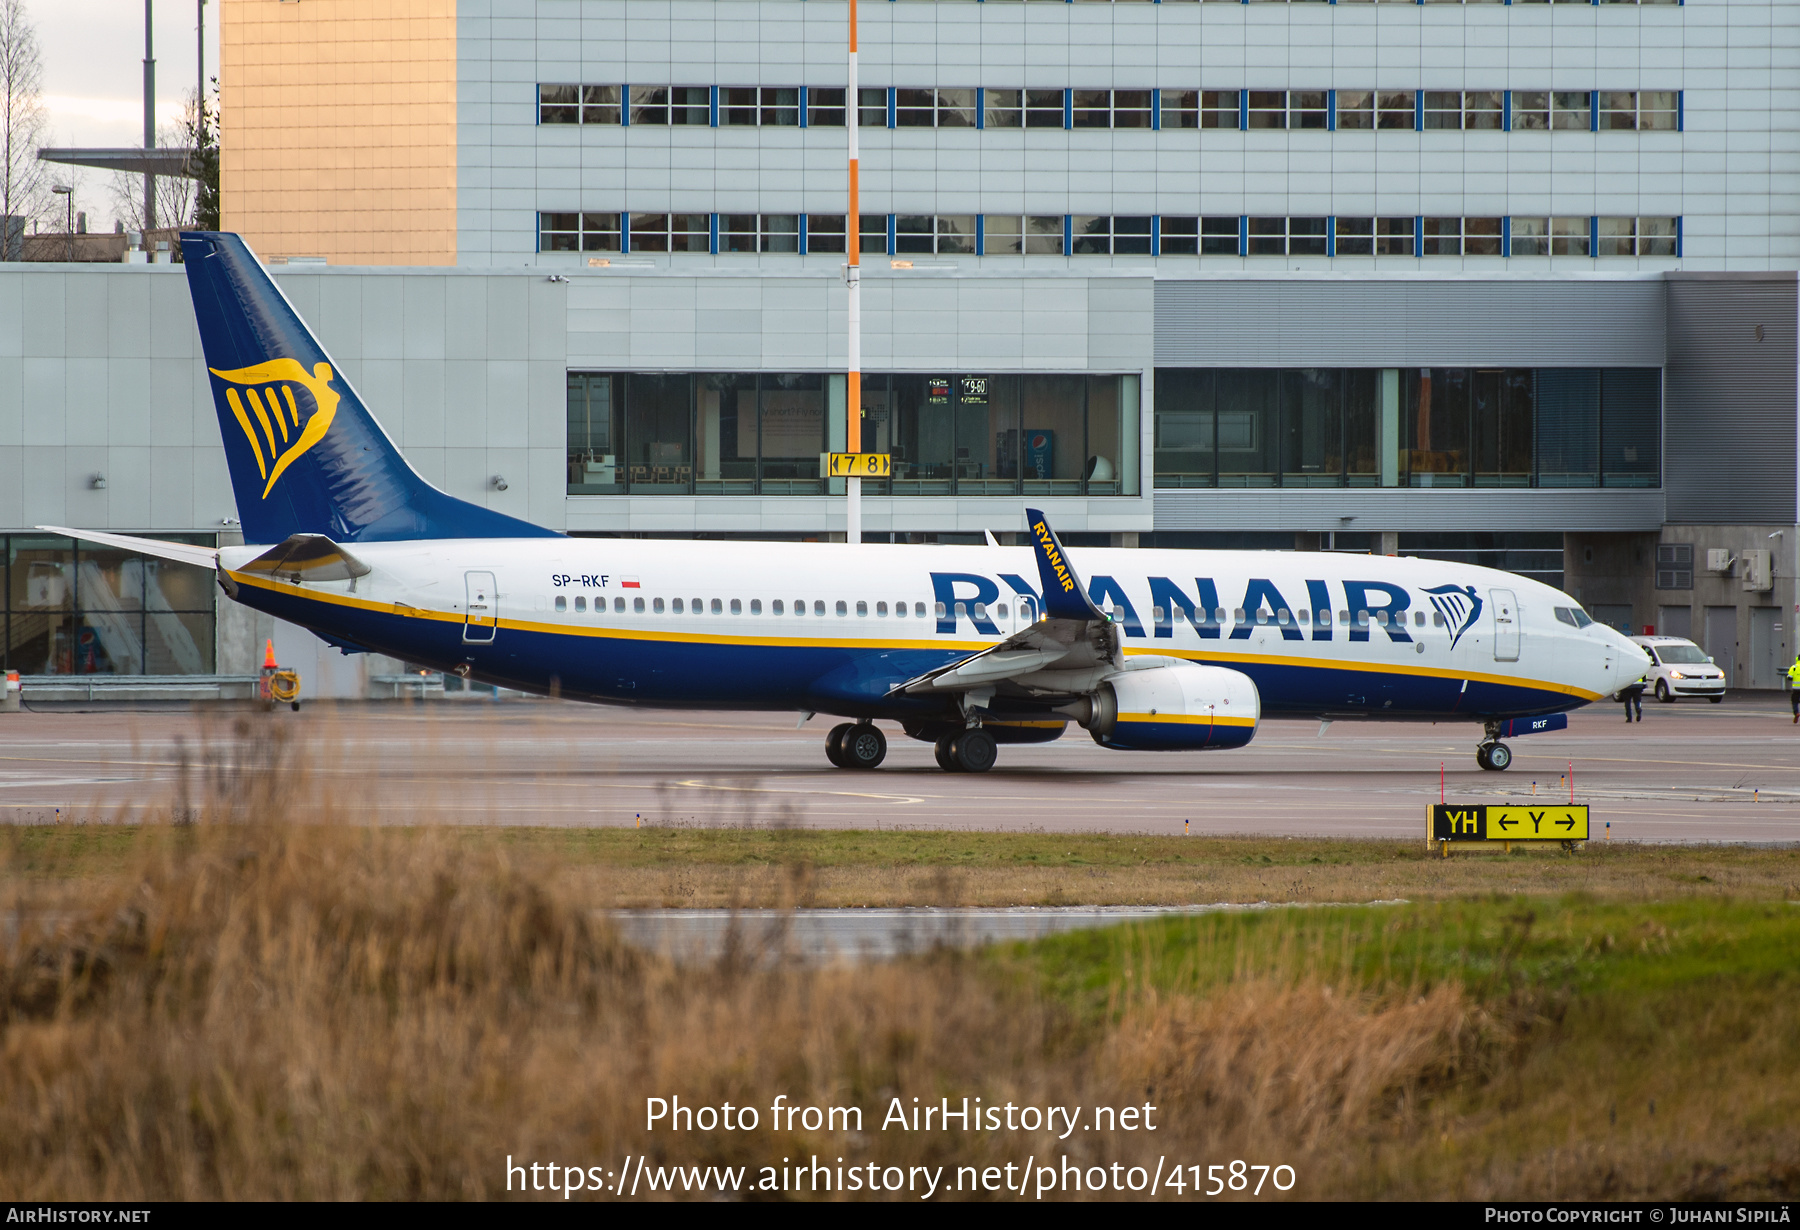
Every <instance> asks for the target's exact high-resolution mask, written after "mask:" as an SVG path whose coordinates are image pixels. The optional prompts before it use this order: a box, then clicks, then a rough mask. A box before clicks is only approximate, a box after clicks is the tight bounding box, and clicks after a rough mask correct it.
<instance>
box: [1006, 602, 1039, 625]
mask: <svg viewBox="0 0 1800 1230" xmlns="http://www.w3.org/2000/svg"><path fill="white" fill-rule="evenodd" d="M1037 621H1038V610H1037V599H1036V598H1033V597H1031V596H1030V595H1029V594H1018V595H1016V596H1015V600H1014V602H1013V625H1012V631H1014V632H1023V631H1025V629H1027V628H1029V627H1031V625H1032V624H1034V623H1036V622H1037Z"/></svg>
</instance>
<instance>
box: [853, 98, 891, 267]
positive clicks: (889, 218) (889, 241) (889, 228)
mask: <svg viewBox="0 0 1800 1230" xmlns="http://www.w3.org/2000/svg"><path fill="white" fill-rule="evenodd" d="M893 106H894V92H893V91H892V90H889V91H888V108H889V110H888V114H889V115H892V114H893ZM859 238H860V236H859ZM894 251H895V249H894V215H893V214H889V215H888V216H887V254H888V255H889V256H892V255H893V254H894Z"/></svg>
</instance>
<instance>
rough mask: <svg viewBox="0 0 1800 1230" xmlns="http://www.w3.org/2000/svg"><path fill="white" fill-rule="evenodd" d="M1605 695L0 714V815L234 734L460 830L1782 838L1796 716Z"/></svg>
mask: <svg viewBox="0 0 1800 1230" xmlns="http://www.w3.org/2000/svg"><path fill="white" fill-rule="evenodd" d="M1644 716H1645V720H1644V721H1643V722H1642V723H1634V724H1630V725H1628V724H1626V723H1625V722H1624V720H1623V719H1622V717H1621V714H1620V710H1619V708H1618V707H1617V706H1614V705H1604V706H1595V707H1591V708H1589V709H1585V710H1582V711H1579V712H1577V713H1575V714H1574V715H1572V717H1571V721H1570V725H1569V729H1568V730H1566V731H1560V732H1555V733H1552V734H1546V735H1536V736H1530V737H1527V738H1522V739H1518V740H1514V741H1513V742H1512V744H1511V746H1512V748H1513V751H1514V752H1515V760H1514V765H1513V767H1512V768H1511V769H1510V770H1508V771H1507V772H1504V773H1493V772H1484V771H1482V770H1480V769H1478V768H1477V767H1476V765H1475V760H1474V754H1473V753H1474V745H1475V739H1476V734H1477V731H1476V728H1475V727H1473V726H1470V725H1454V726H1452V725H1440V726H1432V725H1428V724H1427V725H1413V724H1371V723H1354V722H1338V723H1335V724H1333V725H1332V726H1331V727H1330V729H1329V730H1327V731H1326V732H1325V733H1324V734H1323V735H1322V736H1321V735H1320V734H1319V726H1318V723H1317V722H1292V721H1270V722H1266V723H1264V725H1263V727H1262V729H1261V730H1260V731H1259V732H1258V734H1257V737H1256V740H1255V742H1254V743H1252V744H1251V745H1250V746H1249V747H1248V748H1245V749H1242V750H1240V751H1231V752H1215V753H1201V754H1148V753H1126V752H1109V751H1106V750H1105V749H1103V748H1100V747H1097V746H1096V745H1095V744H1094V743H1093V742H1092V741H1091V740H1090V739H1089V738H1088V737H1087V735H1086V734H1085V733H1083V732H1082V731H1080V730H1078V729H1071V732H1070V733H1069V734H1067V735H1065V736H1064V737H1063V738H1062V739H1061V740H1059V741H1057V742H1055V743H1049V744H1041V745H1036V746H1009V747H1002V748H1001V749H1000V751H1001V755H1000V763H999V766H998V767H997V768H996V769H995V770H994V771H993V772H991V773H987V774H984V775H979V776H971V775H962V774H954V775H953V774H947V773H944V772H942V771H941V770H939V769H938V768H937V767H936V765H935V764H934V763H933V759H932V749H931V748H930V746H929V745H927V744H924V743H917V742H914V741H912V740H910V739H907V738H905V737H904V736H903V735H902V734H901V733H900V732H899V731H898V729H896V728H894V727H892V726H891V725H890V726H887V727H886V730H887V733H888V736H889V739H890V744H889V754H888V759H887V762H886V763H885V764H884V765H883V766H882V767H881V768H879V769H877V770H875V771H873V772H867V773H857V772H851V771H847V770H841V769H833V768H831V767H830V766H829V765H828V764H827V763H826V761H825V756H824V749H823V743H824V738H825V734H826V732H827V730H828V729H829V728H830V726H831V722H830V721H828V720H827V719H825V718H823V717H819V718H814V719H813V720H812V721H810V722H807V723H806V724H805V725H804V726H802V727H800V728H799V729H796V728H795V721H796V717H797V715H794V714H780V713H713V712H669V711H648V710H646V711H639V710H630V709H613V708H600V707H590V706H578V705H574V704H568V703H556V702H548V701H509V702H498V703H496V702H491V701H474V700H447V701H436V702H430V703H427V704H423V705H418V704H414V705H406V704H399V703H391V704H379V703H377V704H357V705H341V706H332V705H325V704H315V705H311V706H308V707H307V708H306V709H305V710H304V711H303V712H301V713H298V714H295V713H292V712H289V711H288V710H285V709H282V710H276V711H275V712H272V713H263V712H256V711H232V710H222V709H213V710H187V709H180V710H165V711H154V710H136V711H127V710H119V709H110V710H98V711H86V712H74V711H61V712H24V713H18V714H4V715H0V819H5V820H11V821H14V822H27V823H29V822H42V821H46V820H53V819H63V820H75V819H103V818H109V817H112V818H133V817H136V816H139V815H142V814H143V813H144V811H145V809H146V808H150V807H156V806H166V805H167V804H168V802H169V801H170V800H171V799H172V798H173V797H174V795H175V792H176V791H177V789H178V780H179V778H180V775H181V765H182V764H183V761H184V759H185V761H186V763H187V764H188V766H189V770H188V771H189V774H190V789H195V788H196V787H194V786H193V785H192V783H193V782H194V781H195V780H197V779H196V778H195V777H194V776H193V775H195V774H197V773H198V772H199V766H200V765H201V764H202V762H204V761H205V760H206V759H207V758H208V757H209V756H210V757H212V758H213V759H214V760H217V758H218V757H219V756H220V755H221V754H223V752H224V751H225V749H227V748H228V747H229V746H230V745H231V744H232V742H233V740H234V738H235V737H236V736H235V735H234V730H235V729H236V728H237V727H238V726H239V725H240V724H243V726H244V729H247V730H249V731H251V732H269V731H274V730H277V729H279V730H280V731H281V732H282V733H283V734H285V735H288V736H291V737H292V738H293V739H294V740H295V741H296V743H297V744H298V745H299V746H301V747H302V748H303V749H304V751H305V756H306V759H307V760H308V762H309V764H310V765H311V767H312V772H314V773H315V774H317V775H319V777H317V778H316V779H315V780H318V781H320V782H321V783H322V785H323V786H324V788H327V789H330V790H331V791H332V795H333V799H334V802H335V805H336V806H337V807H338V808H339V809H340V811H341V812H342V813H343V814H347V815H359V816H366V817H370V818H374V819H379V820H386V821H399V822H408V821H414V822H446V823H457V824H536V825H630V824H634V823H637V822H638V821H639V818H640V817H641V819H642V822H644V823H647V824H693V825H742V824H757V825H777V824H785V825H805V826H810V827H820V828H857V827H867V828H878V827H879V828H947V829H997V830H1004V829H1015V830H1020V829H1030V830H1044V831H1119V832H1160V833H1179V832H1181V831H1183V828H1184V825H1185V826H1191V827H1190V828H1189V831H1191V832H1194V833H1197V834H1199V833H1205V834H1222V833H1261V834H1273V835H1293V836H1299V835H1307V834H1311V835H1324V836H1332V835H1336V836H1365V837H1410V836H1420V837H1422V836H1423V832H1424V817H1425V809H1426V807H1427V805H1428V804H1430V803H1433V802H1435V801H1437V799H1438V797H1439V789H1440V787H1439V771H1440V770H1439V766H1440V764H1441V765H1442V774H1443V785H1442V789H1443V792H1444V796H1445V797H1446V798H1447V799H1449V800H1450V801H1452V802H1454V801H1457V800H1462V801H1468V802H1484V801H1486V802H1495V801H1500V800H1509V799H1529V798H1533V797H1536V798H1544V799H1556V798H1567V797H1568V791H1569V787H1568V781H1567V776H1566V774H1567V773H1568V772H1569V770H1570V768H1571V766H1572V768H1573V772H1574V776H1575V797H1576V798H1577V800H1578V801H1582V802H1586V803H1589V804H1591V805H1592V806H1593V808H1594V813H1593V823H1594V830H1595V833H1596V835H1599V834H1601V833H1603V832H1604V825H1605V824H1607V823H1608V822H1610V823H1611V825H1612V836H1613V837H1614V838H1615V839H1621V840H1639V841H1738V842H1744V841H1748V842H1800V727H1797V726H1794V725H1793V724H1791V723H1790V721H1789V715H1788V709H1787V705H1786V703H1785V698H1783V697H1780V696H1774V695H1771V696H1750V695H1744V696H1738V695H1734V696H1732V697H1731V698H1729V699H1728V700H1727V701H1726V702H1725V703H1724V704H1721V705H1716V706H1715V705H1708V704H1704V703H1702V704H1692V703H1684V704H1679V705H1673V706H1665V705H1658V704H1656V703H1654V702H1652V703H1651V704H1648V705H1646V706H1645V709H1644Z"/></svg>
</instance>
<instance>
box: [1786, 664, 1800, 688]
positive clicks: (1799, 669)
mask: <svg viewBox="0 0 1800 1230" xmlns="http://www.w3.org/2000/svg"><path fill="white" fill-rule="evenodd" d="M1788 679H1789V680H1790V681H1791V682H1792V683H1793V685H1794V686H1795V687H1797V688H1800V658H1795V659H1794V664H1793V665H1792V666H1790V667H1788Z"/></svg>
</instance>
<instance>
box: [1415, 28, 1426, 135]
mask: <svg viewBox="0 0 1800 1230" xmlns="http://www.w3.org/2000/svg"><path fill="white" fill-rule="evenodd" d="M1419 3H1420V4H1424V3H1425V0H1419ZM1413 131H1414V132H1424V131H1425V91H1424V90H1414V91H1413Z"/></svg>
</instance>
